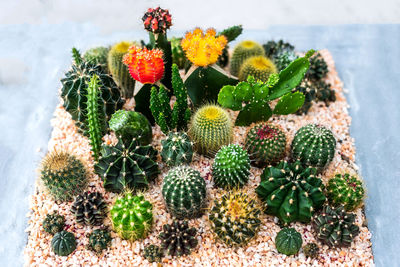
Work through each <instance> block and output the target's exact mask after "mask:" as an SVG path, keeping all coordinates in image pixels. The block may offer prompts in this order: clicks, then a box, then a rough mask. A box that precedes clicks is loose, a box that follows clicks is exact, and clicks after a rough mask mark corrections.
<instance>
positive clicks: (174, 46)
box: [170, 37, 187, 69]
mask: <svg viewBox="0 0 400 267" xmlns="http://www.w3.org/2000/svg"><path fill="white" fill-rule="evenodd" d="M181 41H182V38H177V37H172V38H171V40H170V42H171V51H172V64H176V65H177V66H178V68H179V69H183V68H184V67H185V64H186V62H187V59H186V57H185V52H183V49H182V46H181Z"/></svg>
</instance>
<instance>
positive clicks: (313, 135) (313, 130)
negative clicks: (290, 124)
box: [292, 124, 336, 171]
mask: <svg viewBox="0 0 400 267" xmlns="http://www.w3.org/2000/svg"><path fill="white" fill-rule="evenodd" d="M335 148H336V139H335V137H334V136H333V133H332V132H331V131H330V130H329V129H327V128H326V127H324V126H322V125H317V124H308V125H306V126H303V127H302V128H300V129H299V130H298V131H297V132H296V135H295V136H294V139H293V142H292V157H293V158H294V159H295V160H300V161H301V162H302V163H303V164H305V165H306V166H312V167H315V168H318V170H319V171H321V170H323V169H324V168H325V167H326V166H328V164H329V163H330V162H331V161H332V159H333V157H334V155H335Z"/></svg>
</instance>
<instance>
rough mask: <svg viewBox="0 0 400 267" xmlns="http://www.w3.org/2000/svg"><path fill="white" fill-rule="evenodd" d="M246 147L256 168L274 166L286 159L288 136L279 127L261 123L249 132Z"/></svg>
mask: <svg viewBox="0 0 400 267" xmlns="http://www.w3.org/2000/svg"><path fill="white" fill-rule="evenodd" d="M245 147H246V149H247V152H248V153H249V155H250V158H251V160H252V163H254V164H255V165H256V166H261V167H262V166H265V165H269V164H274V163H276V162H279V161H280V160H282V159H283V158H284V157H285V149H286V135H285V133H284V132H283V130H282V128H281V127H280V126H278V125H274V124H271V123H259V124H256V125H255V126H253V127H252V128H250V130H249V131H248V132H247V136H246V143H245Z"/></svg>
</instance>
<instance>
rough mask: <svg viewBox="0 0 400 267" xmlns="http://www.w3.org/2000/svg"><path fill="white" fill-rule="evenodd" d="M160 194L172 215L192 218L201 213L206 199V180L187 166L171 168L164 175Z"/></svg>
mask: <svg viewBox="0 0 400 267" xmlns="http://www.w3.org/2000/svg"><path fill="white" fill-rule="evenodd" d="M162 195H163V197H164V201H165V204H166V206H167V208H168V210H169V212H171V214H172V215H174V216H175V217H177V218H179V219H181V218H193V217H197V216H199V215H200V214H201V212H202V209H203V208H204V206H205V201H206V182H205V181H204V179H203V178H202V177H201V176H200V173H199V172H198V171H196V170H194V169H192V168H190V167H189V166H185V165H182V166H178V167H175V168H173V169H171V170H170V171H169V172H168V173H167V175H166V176H165V177H164V180H163V185H162Z"/></svg>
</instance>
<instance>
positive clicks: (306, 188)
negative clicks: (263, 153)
mask: <svg viewBox="0 0 400 267" xmlns="http://www.w3.org/2000/svg"><path fill="white" fill-rule="evenodd" d="M315 174H316V169H314V168H303V167H302V165H301V163H300V162H299V161H296V162H295V163H288V162H286V161H281V162H280V163H279V164H278V165H277V166H276V167H272V166H270V167H267V168H265V169H264V171H263V173H262V174H261V182H260V185H259V186H258V187H257V189H256V193H257V194H258V196H259V197H260V199H261V200H262V201H263V202H264V203H265V213H267V214H271V215H275V216H277V217H278V218H279V219H280V220H281V221H282V222H283V223H284V224H288V223H291V222H293V221H300V222H309V221H310V219H311V216H312V215H313V212H314V211H315V210H318V209H319V208H321V207H322V205H323V204H324V202H325V199H326V198H325V195H324V194H323V192H322V190H323V189H324V185H323V183H322V181H321V179H319V178H317V177H316V176H315Z"/></svg>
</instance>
